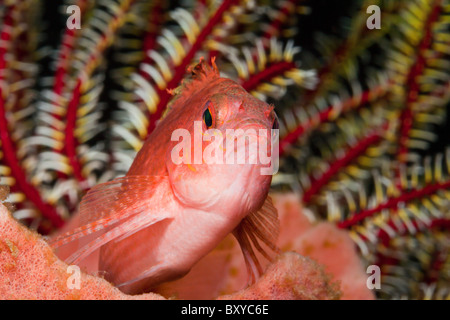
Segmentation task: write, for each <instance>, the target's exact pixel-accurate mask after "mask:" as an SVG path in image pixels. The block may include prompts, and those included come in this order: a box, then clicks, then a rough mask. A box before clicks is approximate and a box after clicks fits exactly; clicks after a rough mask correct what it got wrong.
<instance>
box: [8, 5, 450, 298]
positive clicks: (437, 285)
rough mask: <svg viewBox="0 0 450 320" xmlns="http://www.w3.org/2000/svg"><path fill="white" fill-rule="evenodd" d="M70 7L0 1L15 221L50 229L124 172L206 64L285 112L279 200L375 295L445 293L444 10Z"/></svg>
mask: <svg viewBox="0 0 450 320" xmlns="http://www.w3.org/2000/svg"><path fill="white" fill-rule="evenodd" d="M66 4H75V5H78V6H79V8H80V12H81V15H80V22H81V28H80V29H69V28H67V27H66V21H67V18H69V14H66V10H65V9H66V5H62V6H60V7H58V6H43V5H42V3H41V2H40V1H35V0H17V1H2V2H1V3H0V43H1V44H0V148H1V149H0V175H1V176H2V177H1V180H0V184H4V185H7V186H9V187H10V188H11V195H10V196H9V198H8V201H7V202H8V203H12V204H14V206H15V207H16V208H17V210H16V211H15V212H14V217H15V218H16V219H18V220H20V221H21V222H23V223H24V224H25V225H27V226H28V227H29V228H31V229H35V230H38V231H39V232H40V233H42V234H48V233H50V232H53V231H56V230H57V229H59V228H61V227H62V226H63V225H64V223H65V222H66V221H67V220H68V219H69V217H70V216H71V215H72V214H73V213H74V212H76V207H77V205H78V203H79V201H80V199H81V197H82V196H83V194H85V192H86V191H87V190H88V189H89V188H91V187H92V186H94V185H96V184H98V183H100V182H104V181H108V180H110V179H111V178H113V177H117V176H120V175H123V174H124V173H125V172H126V171H127V169H128V168H129V166H130V164H131V162H132V160H133V157H134V155H135V154H136V151H137V150H139V148H140V147H141V145H142V143H143V141H144V139H145V138H146V137H147V136H148V134H150V133H151V132H152V130H153V128H154V127H155V125H156V124H157V122H158V119H159V118H160V117H161V115H162V114H163V113H164V111H165V109H166V107H167V103H168V101H169V99H170V93H169V91H168V89H169V90H171V89H174V88H175V87H177V86H178V85H179V83H180V81H181V79H183V77H184V75H185V72H186V69H187V67H188V66H189V65H190V64H191V63H193V62H194V61H196V60H198V59H199V58H200V56H203V57H205V59H208V60H209V58H211V57H216V63H217V65H218V67H219V69H220V70H221V72H222V73H223V74H224V75H226V76H228V77H230V78H232V79H234V80H236V81H238V82H239V83H240V84H241V85H242V86H243V87H244V88H246V89H247V90H248V91H249V92H250V93H251V94H253V95H254V96H256V97H258V98H260V99H264V100H266V101H268V102H270V103H273V104H274V106H275V110H276V112H277V114H278V115H279V118H280V119H279V120H280V121H279V123H280V170H279V172H278V173H277V174H276V175H275V176H274V177H273V181H272V189H273V191H277V192H287V191H294V192H297V193H299V194H300V199H299V201H300V202H301V204H302V206H303V207H304V208H305V210H306V211H307V212H308V215H309V216H311V217H314V219H315V220H317V221H321V220H323V221H328V222H329V223H332V224H334V225H336V226H337V227H338V228H340V229H343V230H344V231H346V232H348V234H349V236H350V237H351V239H352V241H353V242H354V243H355V244H356V245H357V246H358V250H359V255H360V257H361V258H362V260H363V264H364V265H365V266H368V265H372V264H375V265H378V266H380V268H381V271H382V281H381V282H382V285H381V289H380V290H377V292H376V293H377V297H379V298H385V299H392V298H411V299H418V298H445V297H448V296H449V294H450V288H449V286H448V283H449V276H448V274H449V273H448V266H449V261H450V256H449V254H448V252H449V244H448V241H446V239H447V238H448V234H449V229H450V220H449V212H450V211H449V201H448V199H449V195H448V193H449V190H450V172H449V171H450V160H449V159H450V154H449V153H450V152H449V151H448V146H449V144H450V139H449V135H448V134H447V133H448V127H449V112H448V108H449V105H450V103H449V101H450V95H449V92H450V91H449V87H450V82H449V80H450V79H449V74H450V72H449V71H450V63H449V61H450V60H449V53H450V49H449V48H450V42H449V23H448V21H449V19H448V17H449V12H450V7H449V3H448V1H447V0H342V1H339V2H331V1H327V0H314V1H312V0H286V1H270V0H256V1H244V0H243V1H238V0H223V1H201V0H200V1H193V0H192V1H170V3H168V2H167V1H160V0H152V1H149V0H134V1H131V0H108V1H106V0H98V1H94V0H79V1H75V0H73V1H71V0H68V1H67V2H66ZM369 5H376V6H379V7H380V12H381V16H380V26H381V28H380V29H369V28H368V27H367V24H366V22H367V19H368V17H369V15H370V14H368V13H367V8H368V7H369ZM58 10H60V11H58ZM300 46H301V50H300ZM446 150H447V151H446ZM292 228H294V227H293V226H292ZM302 228H303V227H301V226H300V227H299V229H298V231H297V235H301V234H302V232H301V230H302ZM322 228H325V227H324V226H323V227H322ZM289 234H290V232H289ZM292 234H295V231H292ZM281 237H284V235H281ZM294 238H295V239H296V238H297V237H294ZM294 238H293V239H294ZM321 250H322V249H321ZM344 296H345V294H344Z"/></svg>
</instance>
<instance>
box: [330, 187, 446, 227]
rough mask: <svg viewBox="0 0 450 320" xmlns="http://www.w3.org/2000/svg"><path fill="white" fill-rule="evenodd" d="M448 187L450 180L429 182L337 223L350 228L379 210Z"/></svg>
mask: <svg viewBox="0 0 450 320" xmlns="http://www.w3.org/2000/svg"><path fill="white" fill-rule="evenodd" d="M447 189H450V180H448V181H445V182H436V183H433V184H429V185H427V186H425V187H423V188H420V189H415V190H411V191H402V194H401V195H399V196H398V197H391V198H389V199H387V200H386V201H384V202H383V203H381V204H379V205H377V206H376V207H374V208H372V209H366V210H362V211H360V212H358V213H356V214H355V215H353V217H351V218H349V219H346V220H344V221H341V222H339V223H338V224H337V225H338V227H339V228H349V227H351V226H353V225H355V224H357V223H359V222H361V221H363V220H364V219H366V218H368V217H371V216H373V215H374V214H376V213H378V212H381V211H382V210H385V209H396V208H397V207H398V205H399V204H400V203H407V202H410V201H413V200H415V199H421V198H423V197H426V196H429V195H432V194H434V193H436V192H437V191H439V190H447Z"/></svg>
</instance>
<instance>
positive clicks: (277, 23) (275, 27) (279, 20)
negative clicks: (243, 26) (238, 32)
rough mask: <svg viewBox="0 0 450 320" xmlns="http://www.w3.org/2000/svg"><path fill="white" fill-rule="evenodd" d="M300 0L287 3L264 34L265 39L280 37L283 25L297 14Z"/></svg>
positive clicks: (290, 0) (291, 0) (282, 6)
mask: <svg viewBox="0 0 450 320" xmlns="http://www.w3.org/2000/svg"><path fill="white" fill-rule="evenodd" d="M298 2H299V0H288V1H285V2H284V3H283V4H282V5H281V8H280V9H279V10H278V13H277V15H276V17H275V18H274V19H273V20H272V21H271V23H270V25H269V26H268V28H267V30H266V31H265V32H264V34H263V36H262V37H263V38H265V39H270V38H272V37H278V36H279V35H280V30H282V26H283V23H284V22H285V21H286V19H287V18H288V17H289V16H290V15H292V14H294V13H295V9H296V7H297V3H298Z"/></svg>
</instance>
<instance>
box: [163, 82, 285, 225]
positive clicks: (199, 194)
mask: <svg viewBox="0 0 450 320" xmlns="http://www.w3.org/2000/svg"><path fill="white" fill-rule="evenodd" d="M168 117H169V116H168ZM171 117H173V119H174V120H175V119H180V118H183V121H182V122H181V121H180V122H179V126H178V128H177V129H176V130H174V132H173V133H172V137H171V143H169V148H168V150H167V154H166V166H167V171H168V174H169V179H170V182H171V186H172V189H173V192H174V194H175V196H176V197H177V198H178V200H179V201H180V202H181V203H182V204H184V205H186V206H191V207H195V208H197V209H203V210H205V211H209V212H215V213H219V214H223V215H224V216H227V217H229V218H233V219H236V221H238V220H241V219H242V218H243V217H245V216H246V215H247V214H249V213H250V212H254V211H256V210H258V209H259V208H261V206H262V205H263V203H264V201H265V199H266V197H267V194H268V191H269V187H270V183H271V179H272V169H273V162H274V158H275V156H277V155H278V145H277V144H276V142H277V139H278V135H277V134H278V130H277V129H278V119H277V115H276V114H275V111H274V107H273V106H271V105H269V104H267V103H265V102H263V101H260V100H258V99H256V98H255V97H253V96H252V95H250V94H249V93H248V92H247V91H245V89H243V88H242V87H241V86H240V85H239V84H237V83H236V82H234V81H232V80H230V79H225V78H219V77H217V78H214V79H211V81H209V82H208V83H207V84H204V86H203V87H202V90H200V92H197V93H196V94H192V95H191V96H189V98H186V99H184V100H183V106H182V107H173V110H172V111H171ZM274 151H275V152H274ZM275 160H276V159H275Z"/></svg>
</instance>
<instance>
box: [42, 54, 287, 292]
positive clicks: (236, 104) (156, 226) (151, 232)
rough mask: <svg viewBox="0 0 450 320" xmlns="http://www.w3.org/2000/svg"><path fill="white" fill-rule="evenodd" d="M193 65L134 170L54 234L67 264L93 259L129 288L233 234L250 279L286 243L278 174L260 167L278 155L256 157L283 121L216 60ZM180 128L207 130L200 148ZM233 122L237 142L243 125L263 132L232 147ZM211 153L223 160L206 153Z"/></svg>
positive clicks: (152, 281) (166, 275) (150, 284)
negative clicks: (276, 200) (276, 201)
mask: <svg viewBox="0 0 450 320" xmlns="http://www.w3.org/2000/svg"><path fill="white" fill-rule="evenodd" d="M188 71H189V72H190V77H189V78H187V79H185V80H183V82H182V83H181V85H180V86H179V87H178V88H176V89H174V90H172V91H170V92H171V93H172V94H173V95H174V97H173V98H172V100H171V102H170V103H169V105H168V108H167V110H166V112H165V114H164V116H163V117H162V119H161V120H160V121H159V123H158V125H157V126H156V128H155V130H154V131H153V132H152V133H151V134H150V135H149V137H148V138H147V140H146V141H145V143H144V145H143V147H142V148H141V150H140V151H139V152H138V154H137V155H136V158H135V160H134V162H133V164H132V166H131V168H130V169H129V171H128V173H127V174H126V175H125V176H124V177H120V178H117V179H114V180H112V181H110V182H106V183H102V184H99V185H97V186H95V187H93V188H92V189H90V190H89V191H88V193H87V194H86V195H85V196H84V197H83V199H82V201H81V203H80V208H79V212H78V213H77V214H76V215H75V217H74V219H73V221H72V222H71V223H69V226H70V227H69V229H70V230H68V231H67V232H65V233H63V234H61V235H59V236H56V237H54V238H52V239H50V241H49V242H50V244H51V245H52V247H53V248H55V250H56V252H57V254H58V255H59V256H60V257H61V258H62V259H64V260H65V261H66V262H67V263H69V264H77V265H80V266H87V262H86V261H90V262H89V263H90V267H89V268H90V271H96V272H100V273H102V274H103V275H104V277H105V278H106V279H107V280H108V281H110V282H111V283H113V284H114V285H115V286H117V287H118V288H119V289H120V290H122V291H123V292H125V293H129V294H137V293H142V292H148V291H149V290H151V289H152V288H155V287H156V286H157V285H159V284H161V283H163V282H166V281H170V280H174V279H177V278H179V277H182V276H183V275H185V274H186V273H188V272H189V270H190V269H191V268H192V267H193V265H194V264H195V263H196V262H197V261H199V260H200V259H201V258H202V257H203V256H205V255H206V254H207V253H208V252H210V251H211V250H213V249H214V248H215V247H216V246H217V245H218V244H219V243H220V241H221V240H223V239H224V238H225V236H227V235H228V234H229V233H233V235H234V236H235V237H236V238H237V240H238V242H239V244H240V246H241V249H242V252H243V255H244V259H245V261H246V265H247V272H248V278H249V283H252V282H254V281H255V280H256V279H257V277H258V276H260V275H261V273H262V272H263V270H262V263H261V262H260V260H261V259H262V258H264V259H267V260H270V259H273V256H274V254H275V253H277V252H278V251H279V250H278V248H277V247H276V246H275V244H274V243H275V241H276V238H277V236H278V217H277V212H276V209H275V208H274V207H273V205H272V202H271V199H270V197H269V196H268V191H269V187H270V183H271V179H272V176H271V175H270V174H261V169H264V168H266V169H267V168H268V167H270V166H271V163H262V161H254V160H255V154H254V150H255V149H253V148H252V147H251V144H252V143H256V144H257V145H258V147H261V146H263V145H266V146H267V145H270V143H271V137H273V131H274V130H271V129H277V128H278V120H277V116H276V114H275V112H274V108H273V106H270V105H268V104H267V103H265V102H262V101H260V100H258V99H256V98H255V97H253V96H252V95H250V94H249V93H248V92H246V91H245V90H244V89H243V88H242V87H241V86H240V85H239V84H237V83H236V82H234V81H232V80H230V79H227V78H223V77H220V75H219V71H218V69H217V67H216V65H215V63H214V60H212V62H211V65H209V64H208V63H206V62H205V61H203V59H201V60H200V63H198V64H197V65H196V66H194V67H193V68H189V69H188ZM177 129H182V130H184V131H182V132H185V133H186V132H187V133H189V134H190V136H191V137H197V138H198V136H199V131H200V137H201V138H202V141H201V144H200V146H199V143H198V141H192V143H188V142H189V141H182V142H183V143H184V144H182V145H181V140H182V139H181V136H180V135H179V136H178V139H174V137H173V133H174V132H179V131H176V130H177ZM210 129H211V130H212V129H214V130H213V132H214V134H209V132H211V130H210ZM227 129H233V130H235V131H234V132H235V133H236V132H238V133H236V138H237V139H236V141H238V139H239V134H242V131H245V133H248V132H250V134H251V133H252V132H257V134H256V135H254V136H250V137H246V139H245V144H244V145H241V146H239V144H238V143H236V144H233V145H231V144H230V145H228V144H227V143H226V141H225V140H227V138H229V131H227ZM237 129H242V130H240V131H241V132H239V130H237ZM249 129H251V130H249ZM261 129H264V130H261ZM258 132H263V133H264V134H260V133H258ZM265 132H267V134H265ZM185 138H186V136H183V140H184V139H185ZM253 138H254V139H253ZM194 140H195V139H194ZM212 147H214V148H212ZM260 149H264V148H260ZM260 149H258V150H260ZM174 150H175V151H174ZM211 150H214V151H213V152H211ZM266 150H268V152H269V153H270V146H269V147H268V148H266ZM252 151H253V153H252ZM198 152H202V156H200V157H198ZM208 152H209V153H210V155H211V156H212V159H213V160H216V161H211V159H210V160H209V161H206V160H205V159H206V157H205V153H208ZM174 155H175V160H174ZM230 156H231V157H236V158H235V160H236V161H235V163H231V164H230V163H229V161H228V160H229V159H231V158H229V157H230ZM237 159H240V160H241V161H239V160H237ZM250 160H253V161H250ZM271 161H272V160H271ZM66 229H67V228H66ZM92 261H94V262H93V263H92ZM86 268H87V267H86Z"/></svg>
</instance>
